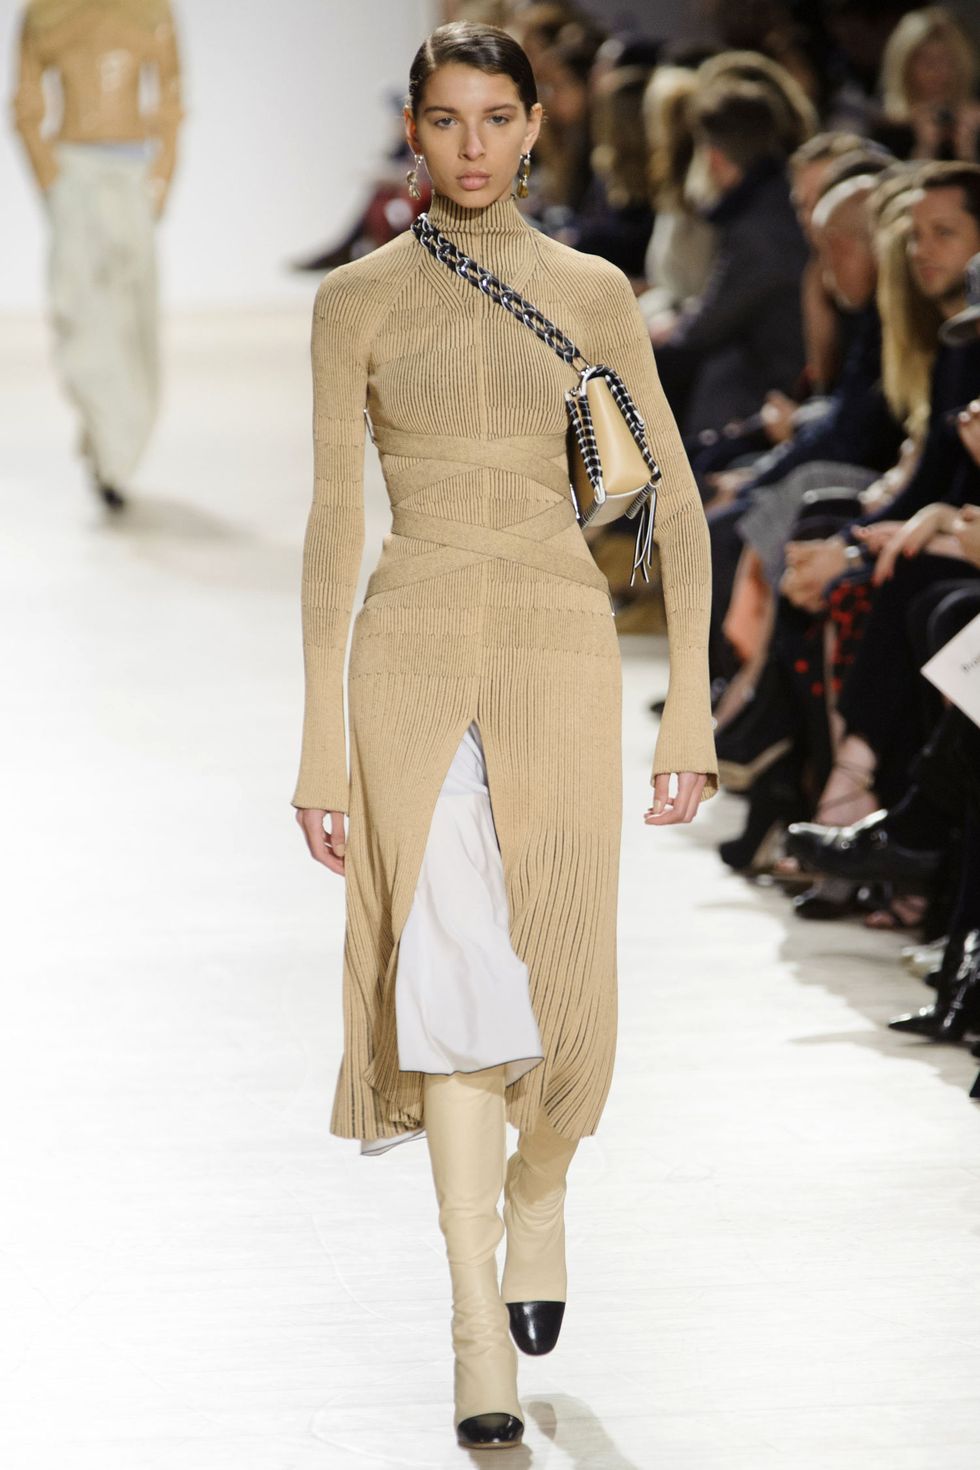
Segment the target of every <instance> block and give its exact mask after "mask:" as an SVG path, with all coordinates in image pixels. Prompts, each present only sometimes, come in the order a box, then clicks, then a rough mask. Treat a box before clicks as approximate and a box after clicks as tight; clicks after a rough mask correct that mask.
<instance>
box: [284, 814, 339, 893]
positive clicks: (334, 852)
mask: <svg viewBox="0 0 980 1470" xmlns="http://www.w3.org/2000/svg"><path fill="white" fill-rule="evenodd" d="M324 817H329V818H330V831H329V833H328V832H327V830H326V828H325V826H324V822H323V819H324ZM296 820H297V822H298V823H299V825H300V826H301V827H302V829H303V836H304V837H305V838H306V845H307V847H308V848H309V849H310V855H311V856H312V857H315V858H316V860H317V862H318V863H322V864H323V866H324V867H325V868H329V869H330V871H331V873H339V874H340V876H341V877H343V876H344V854H345V853H346V851H347V836H346V833H345V830H344V813H343V812H320V811H316V810H314V809H313V808H312V807H298V808H297V810H296Z"/></svg>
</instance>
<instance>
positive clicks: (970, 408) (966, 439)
mask: <svg viewBox="0 0 980 1470" xmlns="http://www.w3.org/2000/svg"><path fill="white" fill-rule="evenodd" d="M956 428H957V430H958V432H959V436H960V439H961V441H962V444H963V448H964V449H965V450H966V452H967V454H968V455H969V456H970V458H971V459H972V460H973V461H974V463H975V464H980V398H974V400H973V402H972V403H968V404H967V406H966V408H964V409H963V411H962V413H960V414H958V415H957V421H956Z"/></svg>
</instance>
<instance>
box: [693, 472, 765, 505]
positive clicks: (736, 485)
mask: <svg viewBox="0 0 980 1470" xmlns="http://www.w3.org/2000/svg"><path fill="white" fill-rule="evenodd" d="M754 474H755V471H754V470H752V469H748V468H746V469H742V470H720V471H719V472H718V473H717V474H714V475H705V477H704V478H705V483H706V484H707V485H709V486H710V487H711V489H712V490H713V491H714V492H715V493H714V495H713V496H712V497H711V499H710V500H709V501H708V509H709V510H718V509H719V507H721V506H723V505H731V503H732V501H733V500H734V499H735V497H736V495H737V494H738V492H739V491H740V490H741V489H742V488H743V487H744V486H745V485H747V484H748V483H749V481H750V480H751V479H752V478H753V476H754Z"/></svg>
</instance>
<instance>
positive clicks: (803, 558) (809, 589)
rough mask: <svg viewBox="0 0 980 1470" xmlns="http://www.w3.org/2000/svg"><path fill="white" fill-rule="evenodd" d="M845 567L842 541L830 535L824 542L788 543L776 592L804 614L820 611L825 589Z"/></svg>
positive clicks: (845, 561)
mask: <svg viewBox="0 0 980 1470" xmlns="http://www.w3.org/2000/svg"><path fill="white" fill-rule="evenodd" d="M846 566H847V557H846V556H845V555H844V541H843V538H842V537H840V536H830V537H828V538H827V540H825V541H790V542H789V543H788V545H787V547H786V571H785V572H784V573H783V576H782V580H781V582H780V584H779V590H780V592H781V593H782V594H783V596H784V597H786V598H788V599H789V601H790V602H791V603H792V604H793V605H794V607H800V608H803V610H804V612H814V613H815V612H821V611H822V610H823V608H824V607H825V606H826V600H825V597H824V588H825V587H826V586H827V584H828V582H833V581H834V580H835V579H836V578H837V577H839V576H841V574H842V573H843V572H844V569H845V568H846Z"/></svg>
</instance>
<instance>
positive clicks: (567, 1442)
mask: <svg viewBox="0 0 980 1470" xmlns="http://www.w3.org/2000/svg"><path fill="white" fill-rule="evenodd" d="M525 1409H526V1411H527V1414H528V1416H529V1418H530V1419H532V1420H533V1421H534V1423H535V1424H536V1425H537V1427H538V1429H539V1430H540V1432H541V1433H542V1434H543V1435H544V1436H545V1437H546V1438H547V1439H550V1440H551V1442H552V1444H553V1445H554V1446H555V1448H556V1449H559V1450H561V1451H562V1453H563V1454H564V1455H566V1456H567V1457H568V1463H569V1464H570V1465H572V1466H574V1467H575V1470H651V1466H650V1465H649V1464H647V1465H645V1466H643V1465H638V1464H637V1463H636V1461H635V1460H631V1459H630V1458H629V1456H628V1455H624V1454H623V1452H622V1451H621V1450H620V1449H619V1448H618V1447H617V1445H616V1444H615V1442H614V1441H613V1440H612V1439H611V1438H610V1436H609V1433H608V1431H607V1430H606V1429H605V1427H604V1426H603V1424H602V1421H601V1420H600V1419H599V1418H598V1417H597V1416H596V1415H595V1414H594V1413H593V1412H592V1410H591V1409H590V1408H589V1406H588V1404H587V1403H586V1402H585V1400H584V1399H579V1398H575V1397H574V1396H573V1395H572V1394H567V1393H555V1394H549V1395H548V1397H547V1398H535V1399H530V1400H528V1401H527V1402H526V1403H525ZM508 1463H511V1462H510V1461H508Z"/></svg>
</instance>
